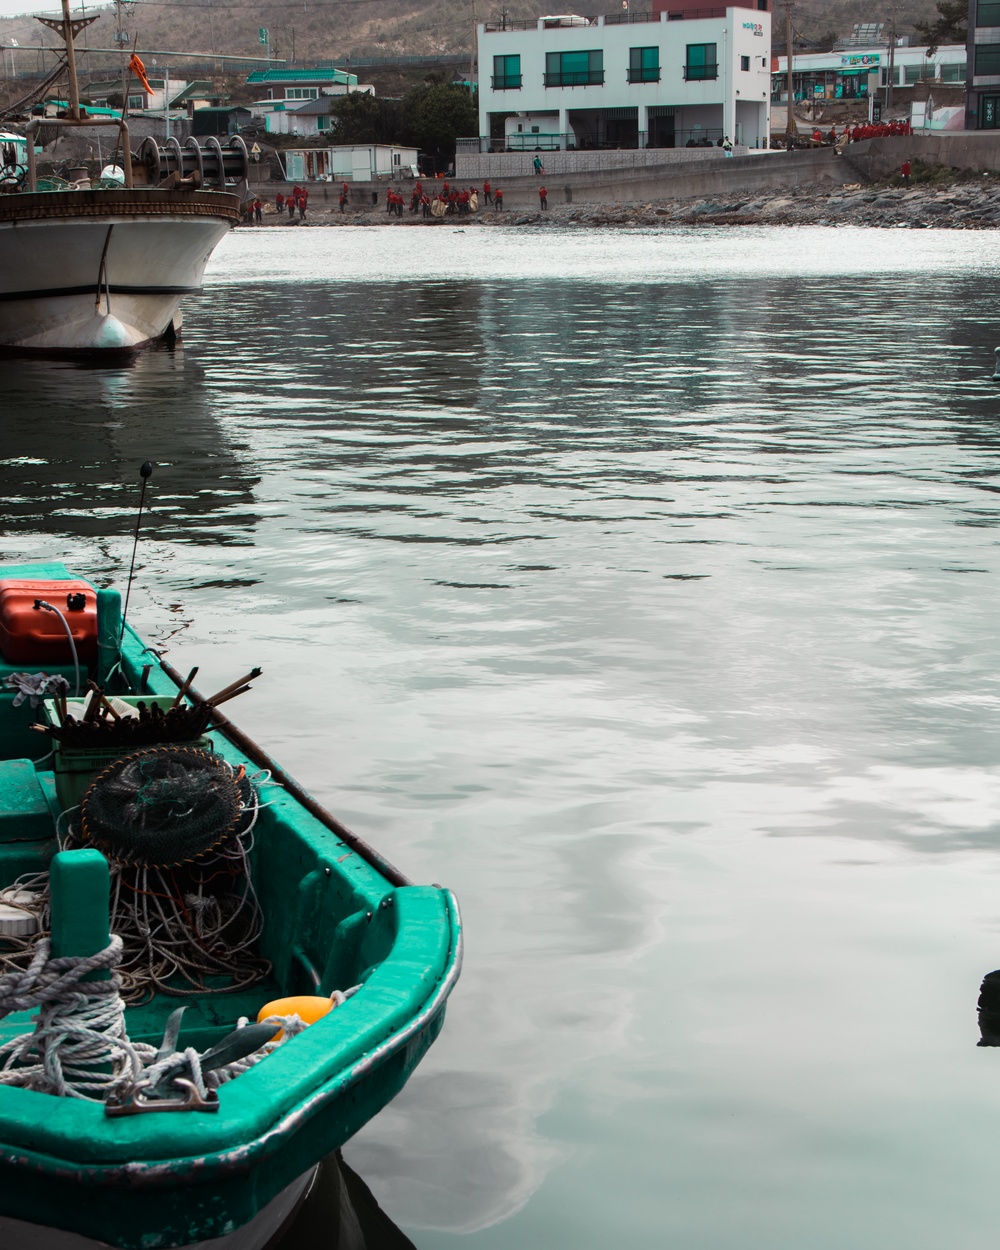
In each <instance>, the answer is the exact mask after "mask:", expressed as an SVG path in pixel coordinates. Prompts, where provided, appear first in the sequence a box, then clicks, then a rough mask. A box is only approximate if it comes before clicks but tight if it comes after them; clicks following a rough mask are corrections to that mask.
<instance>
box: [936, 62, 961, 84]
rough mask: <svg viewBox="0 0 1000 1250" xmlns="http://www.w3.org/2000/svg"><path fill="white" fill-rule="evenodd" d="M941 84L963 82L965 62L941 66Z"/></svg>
mask: <svg viewBox="0 0 1000 1250" xmlns="http://www.w3.org/2000/svg"><path fill="white" fill-rule="evenodd" d="M941 81H942V82H965V62H964V61H963V62H960V63H959V64H956V65H942V66H941Z"/></svg>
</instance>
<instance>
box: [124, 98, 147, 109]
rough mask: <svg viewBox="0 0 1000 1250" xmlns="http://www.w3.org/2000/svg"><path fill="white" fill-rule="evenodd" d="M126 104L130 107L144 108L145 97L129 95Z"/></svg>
mask: <svg viewBox="0 0 1000 1250" xmlns="http://www.w3.org/2000/svg"><path fill="white" fill-rule="evenodd" d="M128 106H129V108H130V109H144V108H145V107H146V97H145V96H144V95H130V96H129V98H128Z"/></svg>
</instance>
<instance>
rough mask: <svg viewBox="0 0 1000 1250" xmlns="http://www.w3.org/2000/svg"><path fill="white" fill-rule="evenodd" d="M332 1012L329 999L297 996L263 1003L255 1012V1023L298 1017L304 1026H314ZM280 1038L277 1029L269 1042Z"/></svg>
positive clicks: (331, 1004)
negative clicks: (280, 1017) (271, 1017)
mask: <svg viewBox="0 0 1000 1250" xmlns="http://www.w3.org/2000/svg"><path fill="white" fill-rule="evenodd" d="M332 1010H333V1002H332V1000H331V999H329V998H320V997H319V996H318V995H315V994H299V995H297V996H295V997H293V998H276V999H274V1001H273V1002H270V1003H265V1004H264V1006H263V1007H261V1009H260V1011H258V1012H257V1023H258V1024H259V1023H260V1022H261V1021H262V1020H266V1019H267V1018H268V1016H298V1017H299V1019H300V1020H302V1021H303V1022H304V1023H305V1024H315V1023H316V1021H317V1020H322V1019H323V1017H324V1016H325V1015H329V1013H330V1012H331V1011H332ZM281 1036H282V1030H281V1029H279V1030H278V1031H277V1033H275V1035H274V1037H273V1038H272V1039H271V1040H272V1041H275V1042H276V1041H279V1040H280V1039H281Z"/></svg>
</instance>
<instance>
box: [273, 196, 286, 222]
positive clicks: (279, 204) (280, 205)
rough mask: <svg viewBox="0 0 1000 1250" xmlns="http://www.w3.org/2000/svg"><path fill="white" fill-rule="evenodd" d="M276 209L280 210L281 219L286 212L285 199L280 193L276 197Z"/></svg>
mask: <svg viewBox="0 0 1000 1250" xmlns="http://www.w3.org/2000/svg"><path fill="white" fill-rule="evenodd" d="M274 207H275V208H276V209H277V210H278V216H279V217H280V216H281V214H282V213H283V212H284V211H285V197H284V196H283V195H282V193H281V192H280V191H279V192H278V194H277V195H276V196H275V197H274Z"/></svg>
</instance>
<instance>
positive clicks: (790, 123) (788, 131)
mask: <svg viewBox="0 0 1000 1250" xmlns="http://www.w3.org/2000/svg"><path fill="white" fill-rule="evenodd" d="M785 57H786V59H787V61H788V120H787V122H786V123H785V138H786V139H792V138H794V137H795V136H796V135H797V134H798V132H799V128H798V126H797V125H796V124H795V114H794V112H793V111H792V105H793V104H794V103H795V87H794V83H793V79H792V0H785Z"/></svg>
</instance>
